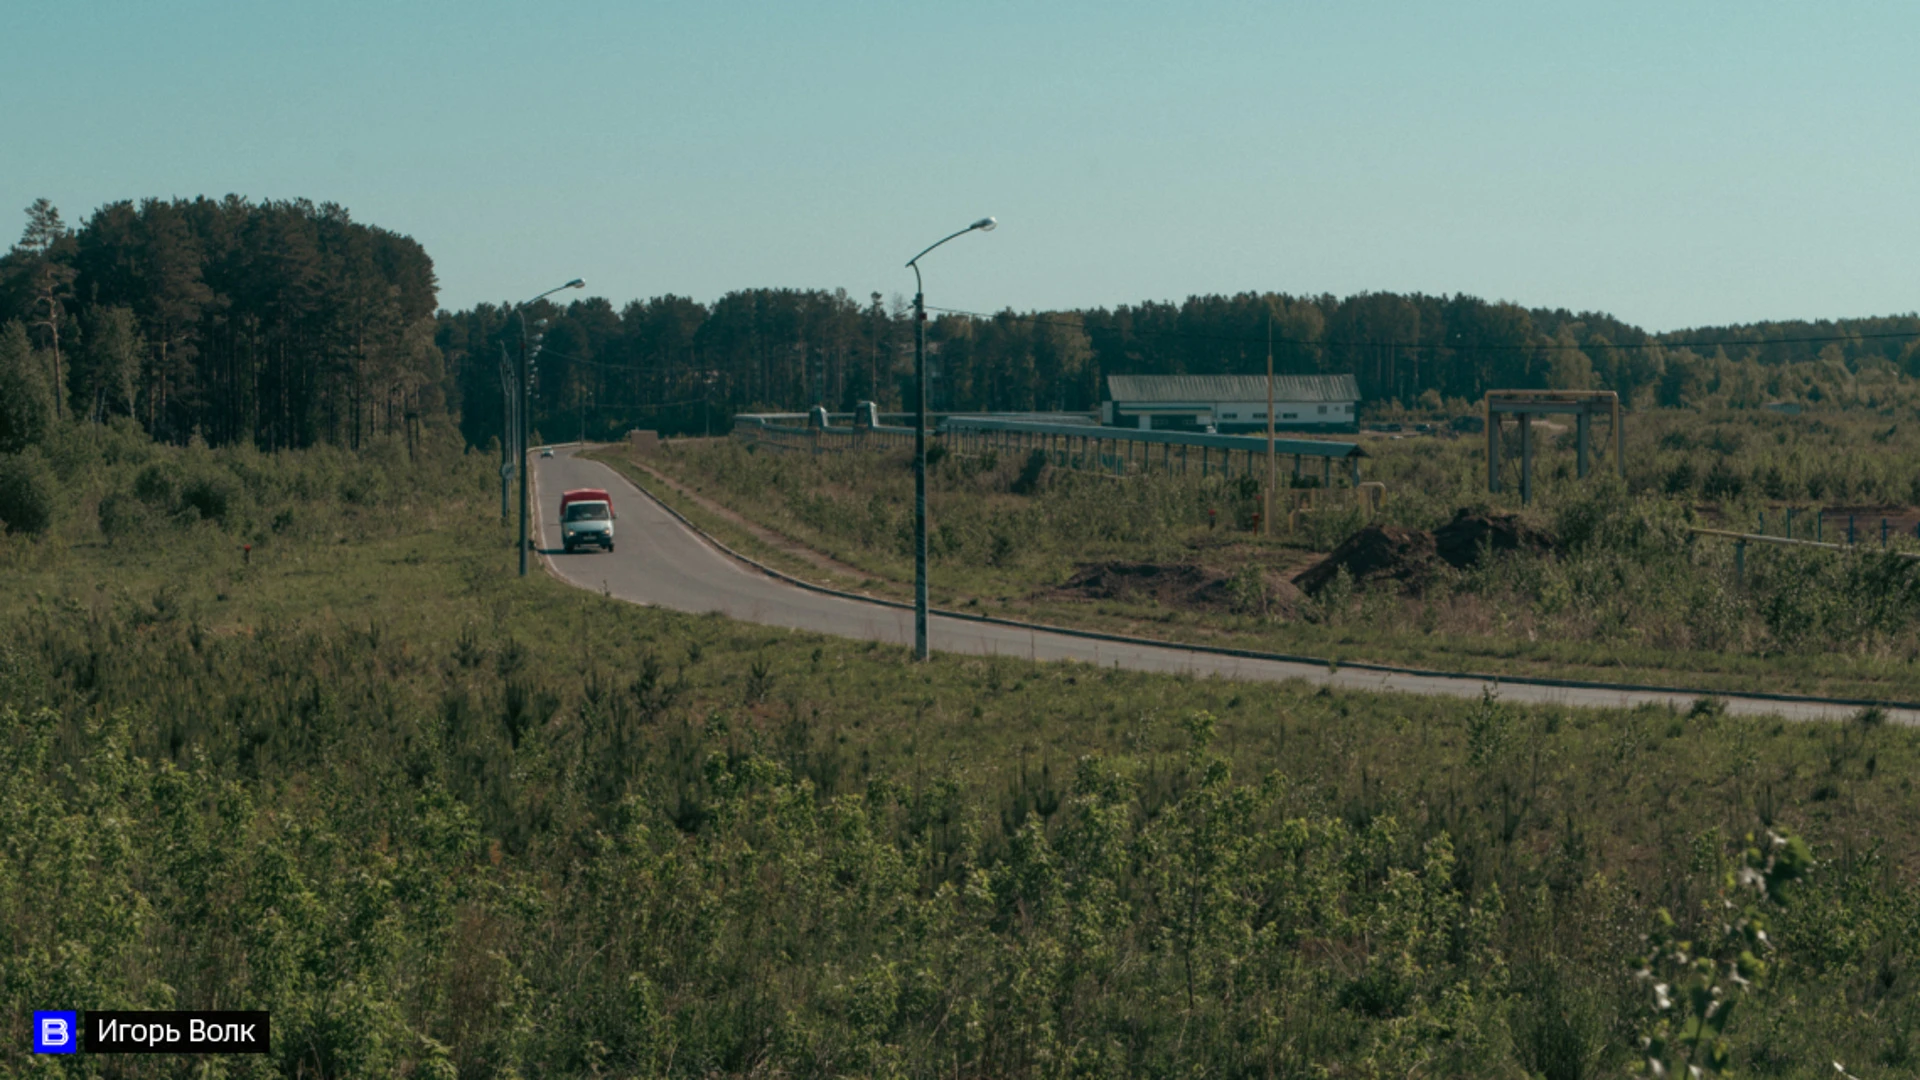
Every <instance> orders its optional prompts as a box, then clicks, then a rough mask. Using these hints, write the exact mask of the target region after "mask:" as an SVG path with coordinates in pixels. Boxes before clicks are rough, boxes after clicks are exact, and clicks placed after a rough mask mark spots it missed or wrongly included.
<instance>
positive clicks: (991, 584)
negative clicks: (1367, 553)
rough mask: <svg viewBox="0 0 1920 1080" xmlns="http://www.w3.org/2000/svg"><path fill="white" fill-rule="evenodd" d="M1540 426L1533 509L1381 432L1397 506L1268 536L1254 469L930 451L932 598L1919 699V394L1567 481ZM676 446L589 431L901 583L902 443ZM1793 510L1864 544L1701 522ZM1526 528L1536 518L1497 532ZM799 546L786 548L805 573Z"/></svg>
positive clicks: (1683, 422) (1436, 449) (1809, 525)
mask: <svg viewBox="0 0 1920 1080" xmlns="http://www.w3.org/2000/svg"><path fill="white" fill-rule="evenodd" d="M1598 441H1601V440H1598V439H1596V442H1598ZM1540 442H1541V443H1542V444H1543V445H1542V447H1541V449H1540V452H1539V454H1538V460H1537V462H1536V472H1535V479H1536V497H1535V503H1534V506H1533V507H1532V508H1531V509H1529V510H1526V511H1521V509H1520V507H1519V505H1518V499H1517V496H1516V495H1515V494H1514V493H1513V491H1512V489H1513V488H1515V487H1517V483H1516V482H1515V478H1514V477H1513V476H1512V475H1511V474H1510V475H1509V476H1508V484H1507V486H1508V488H1509V491H1508V492H1507V493H1505V494H1503V495H1500V496H1489V495H1488V494H1487V492H1486V490H1485V486H1486V481H1485V463H1484V462H1485V458H1484V442H1483V439H1482V438H1481V437H1477V436H1473V435H1466V436H1461V437H1459V438H1442V437H1432V436H1418V437H1409V438H1406V439H1389V438H1377V437H1369V438H1367V439H1366V441H1365V445H1366V446H1367V448H1368V451H1369V453H1371V454H1372V455H1373V456H1372V457H1371V458H1370V459H1368V460H1367V462H1366V463H1365V469H1364V471H1365V476H1366V478H1367V479H1370V480H1378V481H1380V482H1382V483H1384V484H1385V485H1386V488H1387V498H1386V505H1385V508H1384V510H1383V511H1382V512H1381V513H1380V514H1378V515H1373V514H1369V513H1366V512H1364V511H1363V510H1362V509H1361V508H1360V507H1358V506H1356V505H1354V504H1353V503H1352V501H1351V500H1350V499H1345V498H1343V497H1342V496H1344V495H1345V492H1344V491H1343V490H1340V489H1336V490H1334V491H1331V492H1312V493H1311V495H1313V496H1317V497H1318V499H1319V502H1318V506H1317V508H1316V509H1314V510H1311V511H1309V512H1306V513H1303V514H1302V515H1300V517H1299V519H1298V522H1297V528H1295V529H1293V530H1289V529H1287V528H1285V527H1284V526H1285V524H1286V522H1284V521H1283V522H1281V524H1282V526H1283V527H1281V528H1280V529H1278V530H1277V532H1276V535H1275V536H1274V537H1272V538H1266V537H1263V536H1261V535H1260V534H1259V533H1258V531H1257V530H1256V529H1255V528H1254V521H1255V518H1254V515H1255V514H1256V513H1257V512H1258V510H1259V509H1260V485H1259V483H1258V481H1257V478H1255V479H1249V478H1246V477H1244V476H1235V477H1233V478H1232V479H1231V480H1227V479H1223V478H1220V477H1218V476H1217V475H1216V476H1213V477H1209V478H1208V479H1205V480H1202V479H1200V477H1199V475H1198V473H1199V468H1198V462H1197V461H1189V463H1188V467H1187V470H1188V471H1187V475H1186V476H1180V475H1174V476H1166V475H1163V474H1159V473H1151V474H1147V475H1131V476H1128V477H1125V478H1115V477H1110V476H1100V475H1094V474H1090V473H1085V472H1078V471H1074V470H1066V469H1060V468H1056V467H1054V466H1053V465H1051V464H1048V463H1046V462H1045V461H1044V460H1043V459H1042V458H1038V457H1027V456H1023V455H1019V454H1004V453H1002V454H995V453H987V454H984V455H960V454H952V455H944V456H940V457H939V459H938V460H937V461H936V463H935V465H934V468H933V469H932V471H931V474H932V487H931V491H932V494H931V505H932V517H933V524H934V527H933V531H932V534H931V539H930V544H929V546H930V549H931V555H932V565H933V591H934V598H935V602H936V603H937V604H940V605H942V606H949V607H967V608H970V609H980V610H988V611H993V612H996V613H1004V614H1007V615H1010V616H1015V617H1023V618H1034V619H1040V620H1042V621H1054V622H1066V623H1072V624H1075V625H1088V626H1098V627H1102V628H1107V629H1113V630H1120V631H1126V632H1133V633H1139V634H1143V635H1148V636H1159V637H1168V638H1174V639H1180V640H1193V641H1210V640H1221V641H1231V642H1233V643H1235V644H1250V645H1255V646H1258V647H1263V648H1268V649H1272V650H1275V651H1280V652H1290V653H1305V654H1310V655H1320V656H1329V657H1333V658H1336V659H1348V660H1355V659H1367V660H1379V661H1398V662H1404V663H1410V664H1417V665H1423V666H1433V667H1440V666H1454V667H1464V668H1470V669H1473V670H1481V671H1488V672H1495V673H1504V674H1517V673H1526V674H1541V675H1557V676H1564V677H1574V678H1587V679H1606V680H1612V681H1624V680H1634V681H1644V682H1654V683H1661V684H1666V685H1673V684H1676V683H1678V684H1683V685H1691V686H1699V687H1703V688H1708V689H1715V690H1723V691H1730V690H1739V689H1771V690H1780V691H1798V692H1807V693H1825V694H1838V695H1846V696H1860V697H1867V698H1879V699H1882V700H1920V677H1917V676H1916V675H1915V674H1914V672H1915V666H1914V660H1915V658H1916V656H1920V603H1917V602H1916V601H1920V563H1916V562H1915V561H1914V560H1911V559H1907V558H1904V557H1901V556H1900V555H1899V554H1898V553H1899V552H1912V551H1916V550H1920V544H1916V543H1915V542H1914V540H1913V532H1914V528H1915V524H1916V522H1920V511H1917V510H1915V509H1914V505H1913V504H1915V503H1916V502H1920V492H1916V491H1915V490H1914V486H1915V483H1916V481H1915V479H1914V478H1915V477H1920V420H1916V419H1915V418H1914V417H1912V416H1907V417H1906V418H1905V421H1904V422H1903V421H1902V418H1901V417H1900V416H1889V415H1882V414H1881V413H1879V412H1872V413H1869V412H1859V413H1828V414H1820V415H1812V416H1785V415H1776V414H1773V413H1767V412H1758V411H1745V412H1726V413H1716V414H1698V413H1692V412H1682V411H1677V410H1656V411H1652V412H1647V413H1641V414H1635V415H1633V416H1632V417H1631V418H1630V419H1629V444H1628V453H1627V458H1628V465H1629V469H1628V476H1627V477H1626V479H1625V480H1624V481H1623V480H1621V479H1619V478H1618V477H1617V475H1614V474H1612V473H1611V472H1610V469H1611V465H1612V462H1611V458H1610V457H1601V458H1599V459H1598V460H1597V462H1596V464H1595V467H1594V475H1593V476H1592V477H1590V478H1589V479H1587V480H1585V481H1582V480H1578V479H1576V478H1575V476H1574V468H1573V465H1574V462H1573V453H1572V449H1571V446H1570V445H1569V444H1570V437H1569V435H1568V433H1565V432H1560V433H1557V434H1556V433H1555V432H1553V431H1552V430H1551V429H1547V431H1546V432H1545V433H1544V434H1543V435H1542V436H1541V438H1540ZM669 446H670V447H671V448H672V449H671V450H670V452H667V453H663V454H657V455H654V456H652V457H649V458H646V459H644V460H642V461H640V462H638V463H636V462H631V461H629V460H628V459H627V455H626V454H625V452H624V451H622V450H619V449H609V450H605V451H602V452H601V453H600V455H599V456H600V458H601V459H602V460H605V461H608V462H610V463H613V464H615V465H616V466H618V467H621V468H623V469H625V470H626V471H627V473H628V475H629V476H631V477H633V478H635V479H636V480H638V481H639V482H642V483H644V484H649V485H650V488H649V489H650V490H653V491H655V492H657V493H659V494H661V495H662V496H663V497H667V498H669V499H676V500H678V501H676V503H675V505H676V506H677V507H679V508H680V509H682V510H683V512H688V513H692V514H695V515H696V519H697V520H699V521H701V523H702V524H703V525H704V526H707V527H711V528H713V529H715V530H716V531H717V532H718V534H719V535H721V536H722V537H723V538H728V539H729V540H730V542H739V543H741V544H743V546H745V547H747V548H748V549H749V550H751V551H754V552H756V553H758V554H761V555H767V556H769V557H772V558H774V559H775V560H776V561H777V560H779V559H780V558H782V553H781V552H780V551H779V550H778V547H777V545H771V546H770V545H769V544H767V543H758V544H757V545H756V542H755V540H754V538H753V537H752V536H751V535H750V534H749V532H748V531H747V530H746V528H745V527H744V524H743V522H742V521H741V520H737V519H744V520H745V521H747V522H752V523H754V524H756V525H758V526H762V527H764V528H766V529H769V530H772V531H773V532H775V533H777V534H779V535H780V536H782V537H786V538H790V539H792V540H793V541H796V542H798V543H799V544H802V545H805V546H807V547H808V548H812V549H815V550H818V551H820V552H823V553H825V554H828V555H830V556H831V557H832V558H833V559H835V560H837V561H838V562H840V563H842V564H845V565H847V566H849V567H851V568H853V569H855V570H857V571H859V572H860V575H864V580H860V581H854V580H850V579H848V580H841V581H839V582H838V583H840V584H850V585H857V586H860V587H865V588H867V589H868V590H869V591H872V592H875V593H889V594H893V595H903V593H902V590H903V589H904V588H905V587H906V585H907V583H909V582H910V581H911V577H912V560H911V551H912V483H913V481H912V471H911V461H910V459H909V458H908V456H907V455H906V454H905V453H904V452H892V453H871V454H861V453H847V454H832V453H827V454H820V455H812V454H805V453H794V452H782V451H779V450H775V449H771V448H757V449H750V448H748V447H746V446H744V445H741V444H739V443H736V442H734V441H732V440H698V441H686V442H677V443H670V444H669ZM1287 464H1288V466H1290V462H1289V463H1287ZM642 466H644V468H643V467H642ZM1157 467H1158V466H1157V465H1156V468H1157ZM1215 468H1216V470H1217V462H1216V465H1215ZM647 470H655V471H657V472H658V473H660V474H662V475H664V476H666V477H668V478H670V479H672V480H673V481H674V482H675V485H677V489H678V490H676V488H675V487H671V486H668V485H665V484H662V483H661V482H660V481H659V480H658V479H656V478H652V477H650V476H649V475H648V471H647ZM1176 471H1177V462H1176ZM1289 471H1290V468H1283V470H1282V474H1281V475H1282V482H1283V483H1286V482H1287V481H1288V479H1289V476H1288V474H1289ZM1316 480H1317V478H1316V477H1313V476H1311V475H1310V476H1308V477H1306V478H1305V479H1304V481H1303V482H1305V483H1309V484H1311V483H1313V482H1314V481H1316ZM1463 511H1464V512H1465V515H1466V516H1467V517H1468V518H1469V519H1470V520H1469V521H1468V523H1467V524H1468V525H1470V526H1471V527H1472V528H1475V529H1478V530H1480V532H1481V533H1482V534H1485V533H1487V532H1489V531H1491V532H1492V533H1494V534H1496V535H1492V536H1490V537H1489V536H1483V539H1484V540H1485V541H1486V544H1485V546H1486V550H1484V551H1481V550H1476V549H1475V548H1474V547H1473V546H1472V545H1468V546H1467V547H1465V548H1463V549H1462V556H1463V557H1461V558H1455V559H1451V560H1448V559H1435V558H1432V557H1430V553H1426V548H1430V547H1431V542H1430V541H1427V540H1423V539H1421V537H1420V536H1419V535H1417V534H1421V533H1433V532H1434V531H1435V530H1442V529H1444V527H1446V526H1448V525H1449V523H1453V522H1455V521H1456V519H1459V518H1461V517H1462V514H1463ZM1789 511H1791V513H1792V522H1791V526H1792V529H1793V535H1794V536H1795V537H1797V538H1801V539H1812V538H1814V537H1815V535H1816V531H1817V534H1818V536H1819V537H1820V538H1821V539H1824V540H1826V541H1829V542H1832V541H1844V540H1845V539H1846V538H1847V535H1848V530H1849V528H1851V529H1852V530H1853V536H1854V537H1855V539H1856V540H1858V541H1859V548H1858V550H1856V551H1855V552H1852V553H1845V554H1842V553H1835V552H1830V551H1820V550H1804V549H1800V550H1791V549H1783V548H1775V547H1766V546H1761V545H1749V548H1748V550H1747V551H1746V553H1745V555H1744V557H1743V558H1742V557H1738V556H1737V554H1736V551H1735V549H1734V547H1733V545H1732V544H1731V543H1730V542H1727V541H1724V540H1721V539H1716V538H1712V537H1702V536H1696V535H1694V534H1692V533H1691V532H1690V531H1689V529H1690V527H1693V526H1706V527H1714V528H1725V529H1733V530H1736V531H1743V532H1753V531H1760V530H1764V531H1765V532H1767V533H1769V534H1772V535H1783V534H1784V533H1785V532H1786V530H1787V528H1788V525H1789V519H1788V514H1789ZM729 513H730V514H731V515H733V516H735V517H736V520H729ZM699 515H704V516H699ZM1276 517H1278V515H1276ZM1883 519H1885V521H1886V529H1887V545H1886V547H1885V548H1884V549H1883V548H1882V547H1881V545H1880V539H1881V528H1882V524H1881V523H1882V520H1883ZM1816 521H1818V522H1819V524H1818V525H1816ZM1368 526H1378V527H1380V529H1381V530H1382V531H1384V532H1386V533H1388V534H1390V537H1389V540H1390V542H1389V543H1387V545H1386V546H1387V547H1389V548H1394V549H1395V550H1394V552H1390V553H1389V554H1388V556H1387V557H1386V561H1385V562H1381V561H1379V560H1374V561H1371V562H1370V561H1367V560H1360V561H1352V560H1350V558H1349V555H1350V553H1349V552H1345V551H1343V552H1341V554H1340V556H1339V559H1338V560H1336V561H1337V562H1342V563H1348V565H1347V566H1346V569H1347V573H1344V574H1340V573H1335V572H1333V571H1335V570H1337V569H1339V567H1338V566H1334V565H1329V566H1328V567H1327V571H1328V572H1327V573H1324V574H1320V575H1317V576H1315V575H1310V576H1308V577H1305V578H1299V580H1298V581H1296V578H1297V577H1298V576H1299V575H1300V574H1301V573H1302V572H1303V571H1305V570H1307V569H1308V568H1310V567H1312V566H1314V565H1315V564H1316V563H1321V562H1323V561H1324V560H1326V559H1327V557H1328V555H1329V554H1330V553H1333V552H1334V551H1335V549H1336V548H1339V547H1340V545H1341V544H1342V543H1343V542H1345V541H1348V540H1349V539H1350V538H1354V537H1355V534H1356V533H1358V532H1360V531H1361V530H1362V529H1364V528H1367V527H1368ZM1520 533H1524V534H1526V535H1528V536H1531V537H1534V538H1536V542H1533V543H1530V544H1524V545H1521V546H1519V547H1513V546H1512V545H1511V544H1508V543H1506V542H1505V541H1506V540H1507V539H1509V538H1511V537H1512V536H1514V535H1518V534H1520ZM1408 534H1416V535H1413V536H1412V544H1411V546H1409V545H1408V543H1407V539H1408ZM1422 545H1426V548H1423V547H1422ZM787 557H788V560H789V561H788V563H787V564H786V568H788V569H792V570H794V571H795V572H798V573H802V574H807V573H813V574H815V575H816V576H817V575H818V568H817V567H809V566H807V565H806V564H805V563H804V562H803V561H799V560H794V559H792V558H791V556H790V555H788V556H787ZM1303 584H1311V585H1312V586H1313V587H1312V588H1303V587H1302V585H1303Z"/></svg>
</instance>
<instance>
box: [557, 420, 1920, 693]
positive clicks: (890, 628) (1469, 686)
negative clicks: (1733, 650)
mask: <svg viewBox="0 0 1920 1080" xmlns="http://www.w3.org/2000/svg"><path fill="white" fill-rule="evenodd" d="M573 454H574V450H573V449H572V448H562V447H556V448H554V456H553V457H551V458H541V457H537V456H536V457H535V458H534V459H533V460H534V463H535V469H534V473H533V480H534V494H533V500H534V508H535V509H534V515H535V523H536V533H535V536H536V543H537V545H538V547H539V549H540V556H541V558H542V560H543V561H545V562H546V563H547V565H548V567H549V568H550V569H551V571H552V572H553V573H554V574H555V575H556V576H557V577H559V578H560V579H561V580H563V581H566V582H567V583H569V584H572V585H576V586H579V587H580V588H583V589H592V590H594V591H596V592H605V593H607V594H609V595H611V596H615V597H618V598H620V599H622V600H629V601H632V602H634V603H641V604H653V605H657V606H660V607H668V608H674V609H676V610H679V611H688V612H695V613H705V612H710V611H717V612H720V613H721V614H724V615H727V616H730V617H732V618H735V619H741V620H745V621H748V622H756V623H765V624H767V625H771V626H784V627H789V628H791V629H794V630H807V631H812V632H815V633H822V634H833V635H836V636H839V637H846V638H855V639H861V640H875V641H884V642H888V643H891V644H896V645H908V644H911V643H912V641H913V613H912V612H911V611H907V610H903V609H901V608H893V607H887V606H884V605H881V604H873V603H865V602H862V601H859V600H851V599H844V598H841V597H837V596H827V595H823V594H821V593H816V592H811V591H808V590H806V589H802V588H799V587H798V586H795V585H791V584H788V583H787V582H784V581H780V580H779V579H777V578H772V577H769V576H767V575H765V574H763V573H761V572H759V571H757V570H754V569H751V568H749V567H746V566H743V565H742V564H740V563H739V562H736V561H735V560H733V559H732V558H730V557H728V556H726V555H724V554H722V553H720V552H719V551H717V550H715V549H714V548H713V547H712V546H710V545H709V544H708V543H707V542H706V541H705V540H703V539H701V538H700V537H699V536H698V535H697V534H696V533H694V532H692V531H691V530H689V529H688V528H687V527H686V526H684V525H682V524H681V523H680V522H679V521H678V520H676V519H675V518H674V517H673V516H672V515H670V514H668V513H667V512H666V511H665V510H664V509H662V508H661V507H660V506H659V505H658V504H657V503H655V502H654V501H653V500H652V499H651V498H649V497H648V496H647V495H645V494H644V493H642V492H641V491H640V490H639V489H638V488H636V487H635V486H634V485H633V484H632V483H631V482H630V481H628V480H627V479H626V478H625V477H623V476H621V475H620V474H619V473H617V472H615V471H614V470H612V469H610V468H608V467H607V466H605V465H602V464H600V463H599V462H597V461H585V460H581V459H578V458H575V457H574V456H573ZM576 487H597V488H606V489H607V490H608V491H609V492H611V493H612V494H613V497H614V505H615V508H616V511H617V513H618V514H619V524H618V527H617V528H618V536H619V539H618V540H617V542H616V545H615V547H616V550H615V551H613V552H612V553H610V554H609V553H605V552H600V551H587V552H583V553H581V554H577V555H567V554H565V553H564V552H562V550H561V547H560V527H559V525H558V524H557V523H556V522H554V521H551V520H548V518H547V517H546V515H545V513H544V511H545V510H546V509H547V508H548V507H547V503H549V502H553V503H554V504H555V505H558V500H559V496H560V492H561V491H562V490H564V489H567V488H576ZM928 633H929V636H930V637H931V638H932V641H933V645H934V647H935V648H936V649H937V650H940V651H942V652H955V653H971V654H973V655H979V656H987V655H999V656H1012V657H1022V658H1026V659H1032V660H1079V661H1084V662H1086V663H1090V664H1100V665H1108V664H1113V665H1118V666H1120V667H1123V668H1128V669H1131V670H1135V671H1158V672H1186V673H1189V674H1192V675H1217V676H1220V677H1222V678H1228V679H1257V680H1263V681H1281V680H1286V679H1301V680H1304V681H1306V682H1309V683H1313V684H1315V685H1324V686H1333V687H1336V688H1339V689H1342V690H1364V691H1374V692H1398V693H1407V694H1440V695H1446V696H1449V697H1464V698H1477V697H1479V696H1480V694H1481V692H1482V690H1484V689H1485V688H1486V687H1488V686H1490V685H1494V684H1493V683H1491V682H1490V681H1489V680H1487V679H1483V678H1478V677H1475V676H1470V675H1460V676H1434V675H1406V674H1397V673H1387V672H1378V671H1364V670H1358V669H1351V668H1342V669H1339V670H1337V671H1329V670H1328V669H1327V668H1326V667H1325V666H1322V665H1316V664H1305V663H1297V662H1289V661H1282V660H1261V659H1251V658H1244V657H1234V656H1221V655H1217V654H1212V653H1206V652H1197V651H1193V650H1189V649H1184V648H1181V647H1179V646H1177V645H1167V646H1153V645H1137V644H1128V643H1124V642H1111V641H1096V640H1090V639H1088V638H1081V637H1074V636H1070V635H1065V634H1055V633H1049V632H1047V631H1043V630H1026V629H1021V628H1018V627H1011V626H997V625H994V624H992V623H979V622H972V621H969V620H964V619H950V618H944V617H941V616H938V615H935V616H933V617H932V620H931V624H930V625H929V627H928ZM1497 689H1498V691H1499V694H1500V696H1501V698H1502V699H1504V700H1507V701H1521V702H1529V703H1537V704H1549V703H1551V704H1560V705H1570V706H1583V707H1598V708H1630V707H1632V706H1635V705H1640V704H1644V703H1648V702H1654V703H1658V704H1663V705H1673V706H1675V707H1677V708H1681V709H1685V708H1687V707H1688V706H1689V705H1691V704H1692V702H1693V699H1694V695H1692V694H1675V693H1664V692H1657V691H1642V690H1615V689H1594V688H1587V687H1552V686H1533V685H1528V684H1526V683H1510V682H1503V683H1499V684H1498V686H1497ZM1720 696H1721V697H1722V699H1723V700H1725V701H1726V703H1727V708H1728V710H1729V711H1730V712H1734V713H1743V714H1749V715H1776V716H1781V717H1785V718H1787V719H1793V720H1844V719H1846V718H1848V717H1850V716H1852V715H1853V714H1854V713H1855V712H1856V711H1858V710H1857V707H1855V706H1850V705H1836V704H1827V703H1820V702H1795V701H1771V700H1767V699H1764V698H1741V697H1733V696H1728V695H1720ZM1888 719H1889V720H1891V721H1893V722H1896V723H1905V724H1912V723H1920V713H1916V712H1915V711H1914V710H1908V709H1892V710H1889V711H1888Z"/></svg>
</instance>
